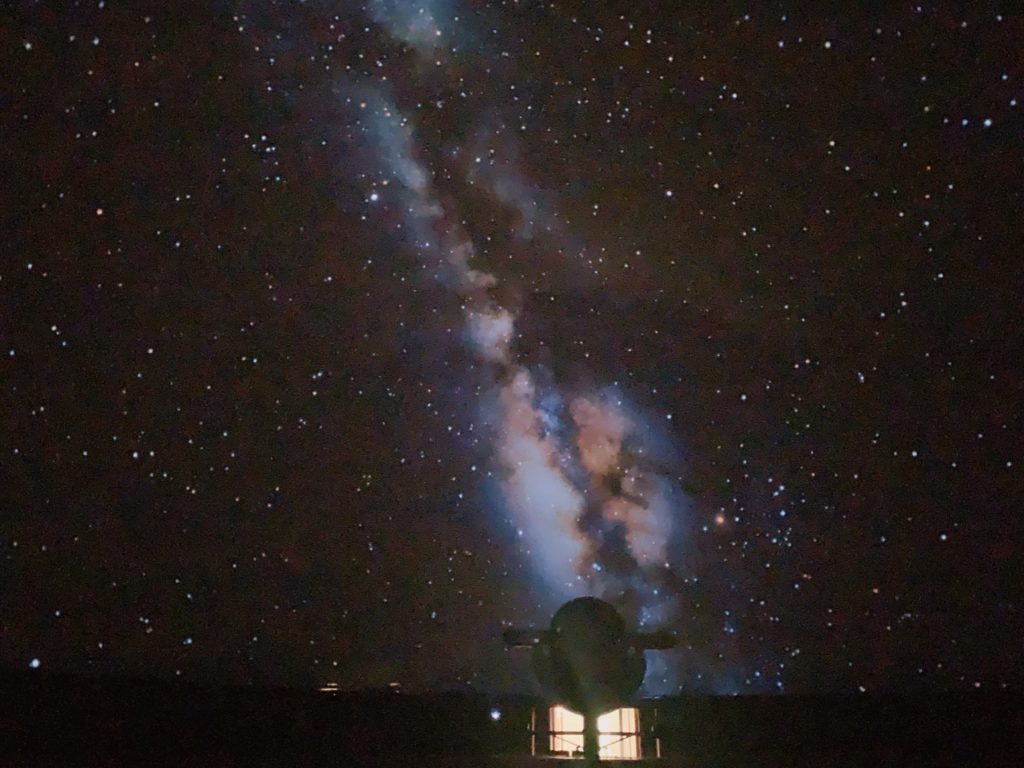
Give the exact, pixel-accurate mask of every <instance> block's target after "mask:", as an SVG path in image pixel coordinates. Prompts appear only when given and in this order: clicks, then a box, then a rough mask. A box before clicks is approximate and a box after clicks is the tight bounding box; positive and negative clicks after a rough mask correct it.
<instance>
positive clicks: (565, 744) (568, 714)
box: [548, 706, 640, 760]
mask: <svg viewBox="0 0 1024 768" xmlns="http://www.w3.org/2000/svg"><path fill="white" fill-rule="evenodd" d="M548 717H549V723H550V733H551V736H550V749H551V751H552V752H564V753H567V754H569V755H573V754H578V753H582V752H583V715H580V714H578V713H576V712H573V711H572V710H570V709H566V708H565V707H560V706H554V707H551V710H550V712H549V715H548ZM597 733H598V736H597V744H598V755H599V757H600V758H601V759H602V760H639V759H640V710H639V709H637V708H636V707H622V708H621V709H614V710H612V711H611V712H606V713H605V714H603V715H601V716H600V717H599V718H597Z"/></svg>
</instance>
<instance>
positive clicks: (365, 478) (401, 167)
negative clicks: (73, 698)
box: [0, 0, 1024, 694]
mask: <svg viewBox="0 0 1024 768" xmlns="http://www.w3.org/2000/svg"><path fill="white" fill-rule="evenodd" d="M199 5H200V4H190V5H189V6H188V9H187V10H186V8H185V7H184V6H180V7H179V6H178V5H177V4H175V3H170V4H168V3H156V4H153V5H152V7H150V8H148V9H147V8H146V7H144V4H142V3H135V2H119V1H118V0H108V1H107V2H88V3H86V2H81V3H78V2H67V3H47V4H42V3H40V4H37V3H29V2H21V3H10V4H5V7H4V9H3V11H2V12H0V51H2V53H0V56H2V59H0V63H2V72H3V77H2V78H0V121H2V122H0V172H2V173H0V179H2V183H0V248H2V251H0V253H2V258H0V353H2V354H0V394H2V399H0V513H2V514H0V558H2V559H0V663H2V664H3V665H4V666H6V667H8V668H12V669H27V668H29V667H32V668H38V669H40V670H41V671H47V670H49V671H52V672H69V673H82V674H90V675H103V676H123V675H130V676H156V677H161V678H166V679H171V678H175V677H180V678H182V679H187V680H197V681H204V682H210V681H214V682H224V683H239V682H245V683H249V682H253V683H261V684H287V685H297V686H301V685H314V684H322V683H325V682H328V681H335V682H337V683H339V684H340V685H341V686H342V687H363V686H383V685H387V684H388V683H389V682H392V681H398V682H400V683H401V684H402V685H404V686H407V687H409V688H418V689H422V688H429V689H439V688H450V687H453V686H454V687H462V686H471V687H473V688H477V689H482V690H487V691H495V690H510V689H515V690H523V689H528V687H529V685H530V676H529V671H528V665H527V659H526V658H525V657H523V656H522V655H520V654H519V653H514V652H508V651H505V650H504V648H503V646H502V643H501V640H500V633H501V631H502V630H503V629H504V628H505V627H507V626H510V625H514V626H529V625H535V626H540V625H543V624H545V623H546V622H547V621H548V620H549V619H550V616H551V614H552V613H553V611H554V610H555V608H557V606H558V605H559V604H560V603H561V602H562V601H564V600H566V599H568V598H570V597H574V596H578V595H584V594H592V595H597V596H601V597H604V598H606V599H608V600H610V601H612V602H613V603H615V604H616V605H617V606H619V607H620V609H621V610H622V611H623V613H624V614H625V615H626V616H627V617H628V618H629V621H630V622H631V623H632V624H634V625H639V626H643V627H645V628H651V629H653V628H657V627H668V628H671V629H672V630H674V631H675V632H677V633H678V634H679V637H680V638H681V641H682V648H681V649H679V650H677V651H674V652H671V653H665V654H660V655H659V657H658V658H657V659H655V658H654V657H653V656H652V658H651V663H650V669H649V671H648V678H647V682H646V688H645V690H646V691H647V692H648V693H652V694H657V693H671V692H676V691H679V690H680V689H682V690H686V691H698V692H713V693H733V692H739V693H773V692H829V691H851V692H855V691H857V690H858V689H863V690H866V691H869V692H870V691H878V690H882V689H898V690H913V689H921V688H925V689H938V688H942V689H945V688H970V689H973V688H975V687H979V686H980V687H981V688H982V689H986V690H987V689H991V688H993V687H995V688H998V687H1005V686H1014V685H1016V684H1018V683H1019V681H1020V680H1021V679H1022V675H1024V661H1022V660H1021V637H1024V616H1022V613H1021V611H1022V599H1024V598H1022V591H1024V583H1022V582H1024V575H1022V574H1024V564H1022V556H1024V517H1022V515H1024V505H1022V502H1024V493H1022V490H1024V478H1022V472H1024V455H1022V437H1024V434H1022V433H1024V429H1022V427H1024V423H1022V404H1024V364H1022V362H1024V336H1022V328H1021V325H1022V324H1021V317H1022V311H1024V310H1022V308H1021V306H1022V299H1021V295H1022V288H1024V280H1022V279H1021V278H1022V260H1021V259H1022V252H1021V232H1022V214H1024V205H1022V198H1021V187H1022V180H1024V119H1022V118H1024V103H1021V102H1024V58H1022V53H1021V51H1022V50H1024V16H1021V15H1020V14H1019V12H1014V11H1013V10H1012V7H1013V4H1012V3H1005V4H1000V3H987V2H983V3H975V4H948V5H941V4H940V5H935V4H933V3H921V4H915V3H913V2H911V3H889V4H884V3H883V4H878V5H881V6H888V10H877V9H876V10H873V11H863V10H862V11H860V12H859V13H853V12H850V13H846V14H843V15H823V12H822V11H821V9H820V6H819V4H813V3H808V4H805V5H806V7H805V8H803V9H801V7H800V5H799V4H788V3H770V4H752V5H748V6H744V5H740V4H736V3H731V2H730V3H693V2H686V3H682V2H679V3H676V2H665V3H661V4H654V3H599V2H579V3H573V2H569V1H568V0H559V1H558V2H554V3H540V2H537V3H534V2H518V3H515V2H505V3H488V2H471V1H466V0H464V1H462V2H459V1H458V0H451V1H450V2H448V1H447V0H421V1H420V2H402V1H401V0H373V1H372V2H368V3H364V4H362V5H360V4H357V3H344V2H338V3H327V2H322V1H321V0H316V1H314V0H309V2H298V1H291V2H285V1H284V0H282V1H281V2H234V3H231V2H211V3H208V4H206V5H207V6H208V7H206V8H200V7H198V6H199ZM968 5H971V8H970V9H968V8H967V6H968ZM958 6H960V7H958ZM815 9H817V10H815Z"/></svg>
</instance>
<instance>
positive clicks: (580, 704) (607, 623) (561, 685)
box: [504, 597, 676, 761]
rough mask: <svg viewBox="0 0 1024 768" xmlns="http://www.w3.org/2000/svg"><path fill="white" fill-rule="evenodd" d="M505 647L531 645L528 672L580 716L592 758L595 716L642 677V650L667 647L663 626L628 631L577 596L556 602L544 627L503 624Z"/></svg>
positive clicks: (608, 610)
mask: <svg viewBox="0 0 1024 768" xmlns="http://www.w3.org/2000/svg"><path fill="white" fill-rule="evenodd" d="M504 640H505V644H506V645H508V646H510V647H528V648H532V649H533V656H532V659H531V662H532V666H533V672H534V674H535V675H536V677H537V680H538V682H539V683H540V685H541V687H542V688H543V689H544V692H545V693H546V694H547V695H548V696H549V697H551V698H552V699H553V700H555V701H556V702H558V703H559V704H562V705H564V706H566V707H568V708H569V709H571V710H573V711H575V712H578V713H580V714H581V715H582V716H583V719H584V728H583V754H584V757H586V758H587V759H589V760H592V761H596V760H597V758H598V729H597V719H598V717H599V716H600V715H602V714H604V713H605V712H608V711H610V710H613V709H616V708H618V707H621V706H622V705H623V704H626V703H627V702H628V701H629V700H630V697H632V696H633V694H634V693H636V691H637V689H638V688H640V685H641V683H643V680H644V672H645V671H646V669H647V662H646V661H645V660H644V651H654V650H666V649H668V648H672V647H673V646H674V645H675V644H676V643H675V638H674V637H673V636H672V635H671V634H669V633H668V632H653V633H645V632H628V631H626V622H625V621H624V620H623V618H622V616H621V615H620V614H619V612H618V611H616V610H615V608H614V607H612V606H611V605H609V604H608V603H606V602H605V601H604V600H599V599H597V598H596V597H580V598H577V599H575V600H570V601H569V602H567V603H565V604H564V605H563V606H562V607H561V608H559V609H558V610H557V611H556V612H555V615H554V617H553V618H552V619H551V626H550V627H549V628H548V629H547V630H540V631H538V630H522V629H509V630H507V631H506V632H505V634H504Z"/></svg>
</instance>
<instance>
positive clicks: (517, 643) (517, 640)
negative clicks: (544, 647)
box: [501, 628, 550, 648]
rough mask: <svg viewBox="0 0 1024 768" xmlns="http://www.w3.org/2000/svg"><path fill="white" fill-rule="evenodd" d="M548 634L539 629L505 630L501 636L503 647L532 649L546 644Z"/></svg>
mask: <svg viewBox="0 0 1024 768" xmlns="http://www.w3.org/2000/svg"><path fill="white" fill-rule="evenodd" d="M549 635H550V632H548V631H547V630H539V629H514V628H509V629H506V630H505V631H504V632H502V634H501V638H502V639H503V640H504V641H505V645H507V646H508V647H509V648H532V647H533V646H535V645H541V644H543V643H546V642H548V636H549Z"/></svg>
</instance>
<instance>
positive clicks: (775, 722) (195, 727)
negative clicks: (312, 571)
mask: <svg viewBox="0 0 1024 768" xmlns="http://www.w3.org/2000/svg"><path fill="white" fill-rule="evenodd" d="M535 703H536V702H533V701H531V700H529V699H526V698H514V697H504V698H501V697H499V698H496V697H487V696H482V695H474V694H438V695H430V696H418V695H409V694H401V693H395V692H393V691H376V692H373V691H371V692H363V693H359V694H330V695H327V694H320V693H316V692H303V691H289V690H278V689H257V688H216V687H195V686H184V685H167V684H163V683H159V682H138V681H134V682H132V681H121V682H111V681H89V680H85V679H80V678H65V677H54V676H44V675H40V674H34V673H33V674H23V673H17V674H8V675H6V676H3V677H0V766H3V767H6V766H19V768H20V767H21V766H118V767H120V766H196V767H199V766H203V767H205V766H210V767H217V768H221V767H229V766H246V767H247V768H248V767H251V766H293V765H323V766H359V765H367V766H381V767H382V768H383V767H384V766H402V768H407V767H409V766H445V767H449V766H450V767H452V768H459V767H461V766H466V767H467V768H468V767H469V766H501V767H502V768H513V767H515V768H520V767H522V768H526V766H537V765H547V766H552V765H555V766H556V767H557V766H562V765H566V764H567V763H566V761H557V762H552V761H543V762H538V761H536V760H535V759H532V758H530V757H529V756H528V754H526V753H527V752H528V745H529V736H528V732H527V731H528V723H529V722H530V718H529V713H530V710H531V708H532V707H533V706H534V704H535ZM656 706H657V709H658V716H659V736H660V738H661V743H662V748H663V752H664V754H665V757H664V759H663V760H662V761H661V762H660V764H661V765H665V766H688V767H689V766H693V767H694V768H697V767H704V766H707V767H709V768H711V767H715V768H718V767H721V768H725V767H726V766H743V768H748V767H749V766H757V767H758V768H765V767H768V768H771V767H773V766H794V767H795V766H808V767H809V768H810V767H812V766H813V768H826V767H828V766H843V767H846V766H851V767H852V766H866V767H870V768H876V767H877V766H899V767H900V768H907V767H910V766H950V768H953V766H955V767H956V768H962V766H972V765H977V766H985V767H986V768H1003V767H1005V768H1010V767H1011V766H1012V767H1013V768H1019V767H1020V766H1024V699H1022V698H1021V697H1019V696H1014V695H1010V694H1006V693H999V694H984V693H980V692H979V693H971V694H932V695H922V696H914V697H906V696H905V697H885V696H874V697H868V696H858V697H781V696H780V697H767V698H758V697H739V698H678V699H671V700H660V701H658V702H657V704H656ZM495 708H497V709H500V710H501V712H502V716H501V718H500V720H498V721H495V720H493V719H492V718H491V717H490V712H491V710H492V709H495ZM603 764H604V765H612V763H603ZM631 765H633V766H635V765H637V763H632V764H631Z"/></svg>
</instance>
